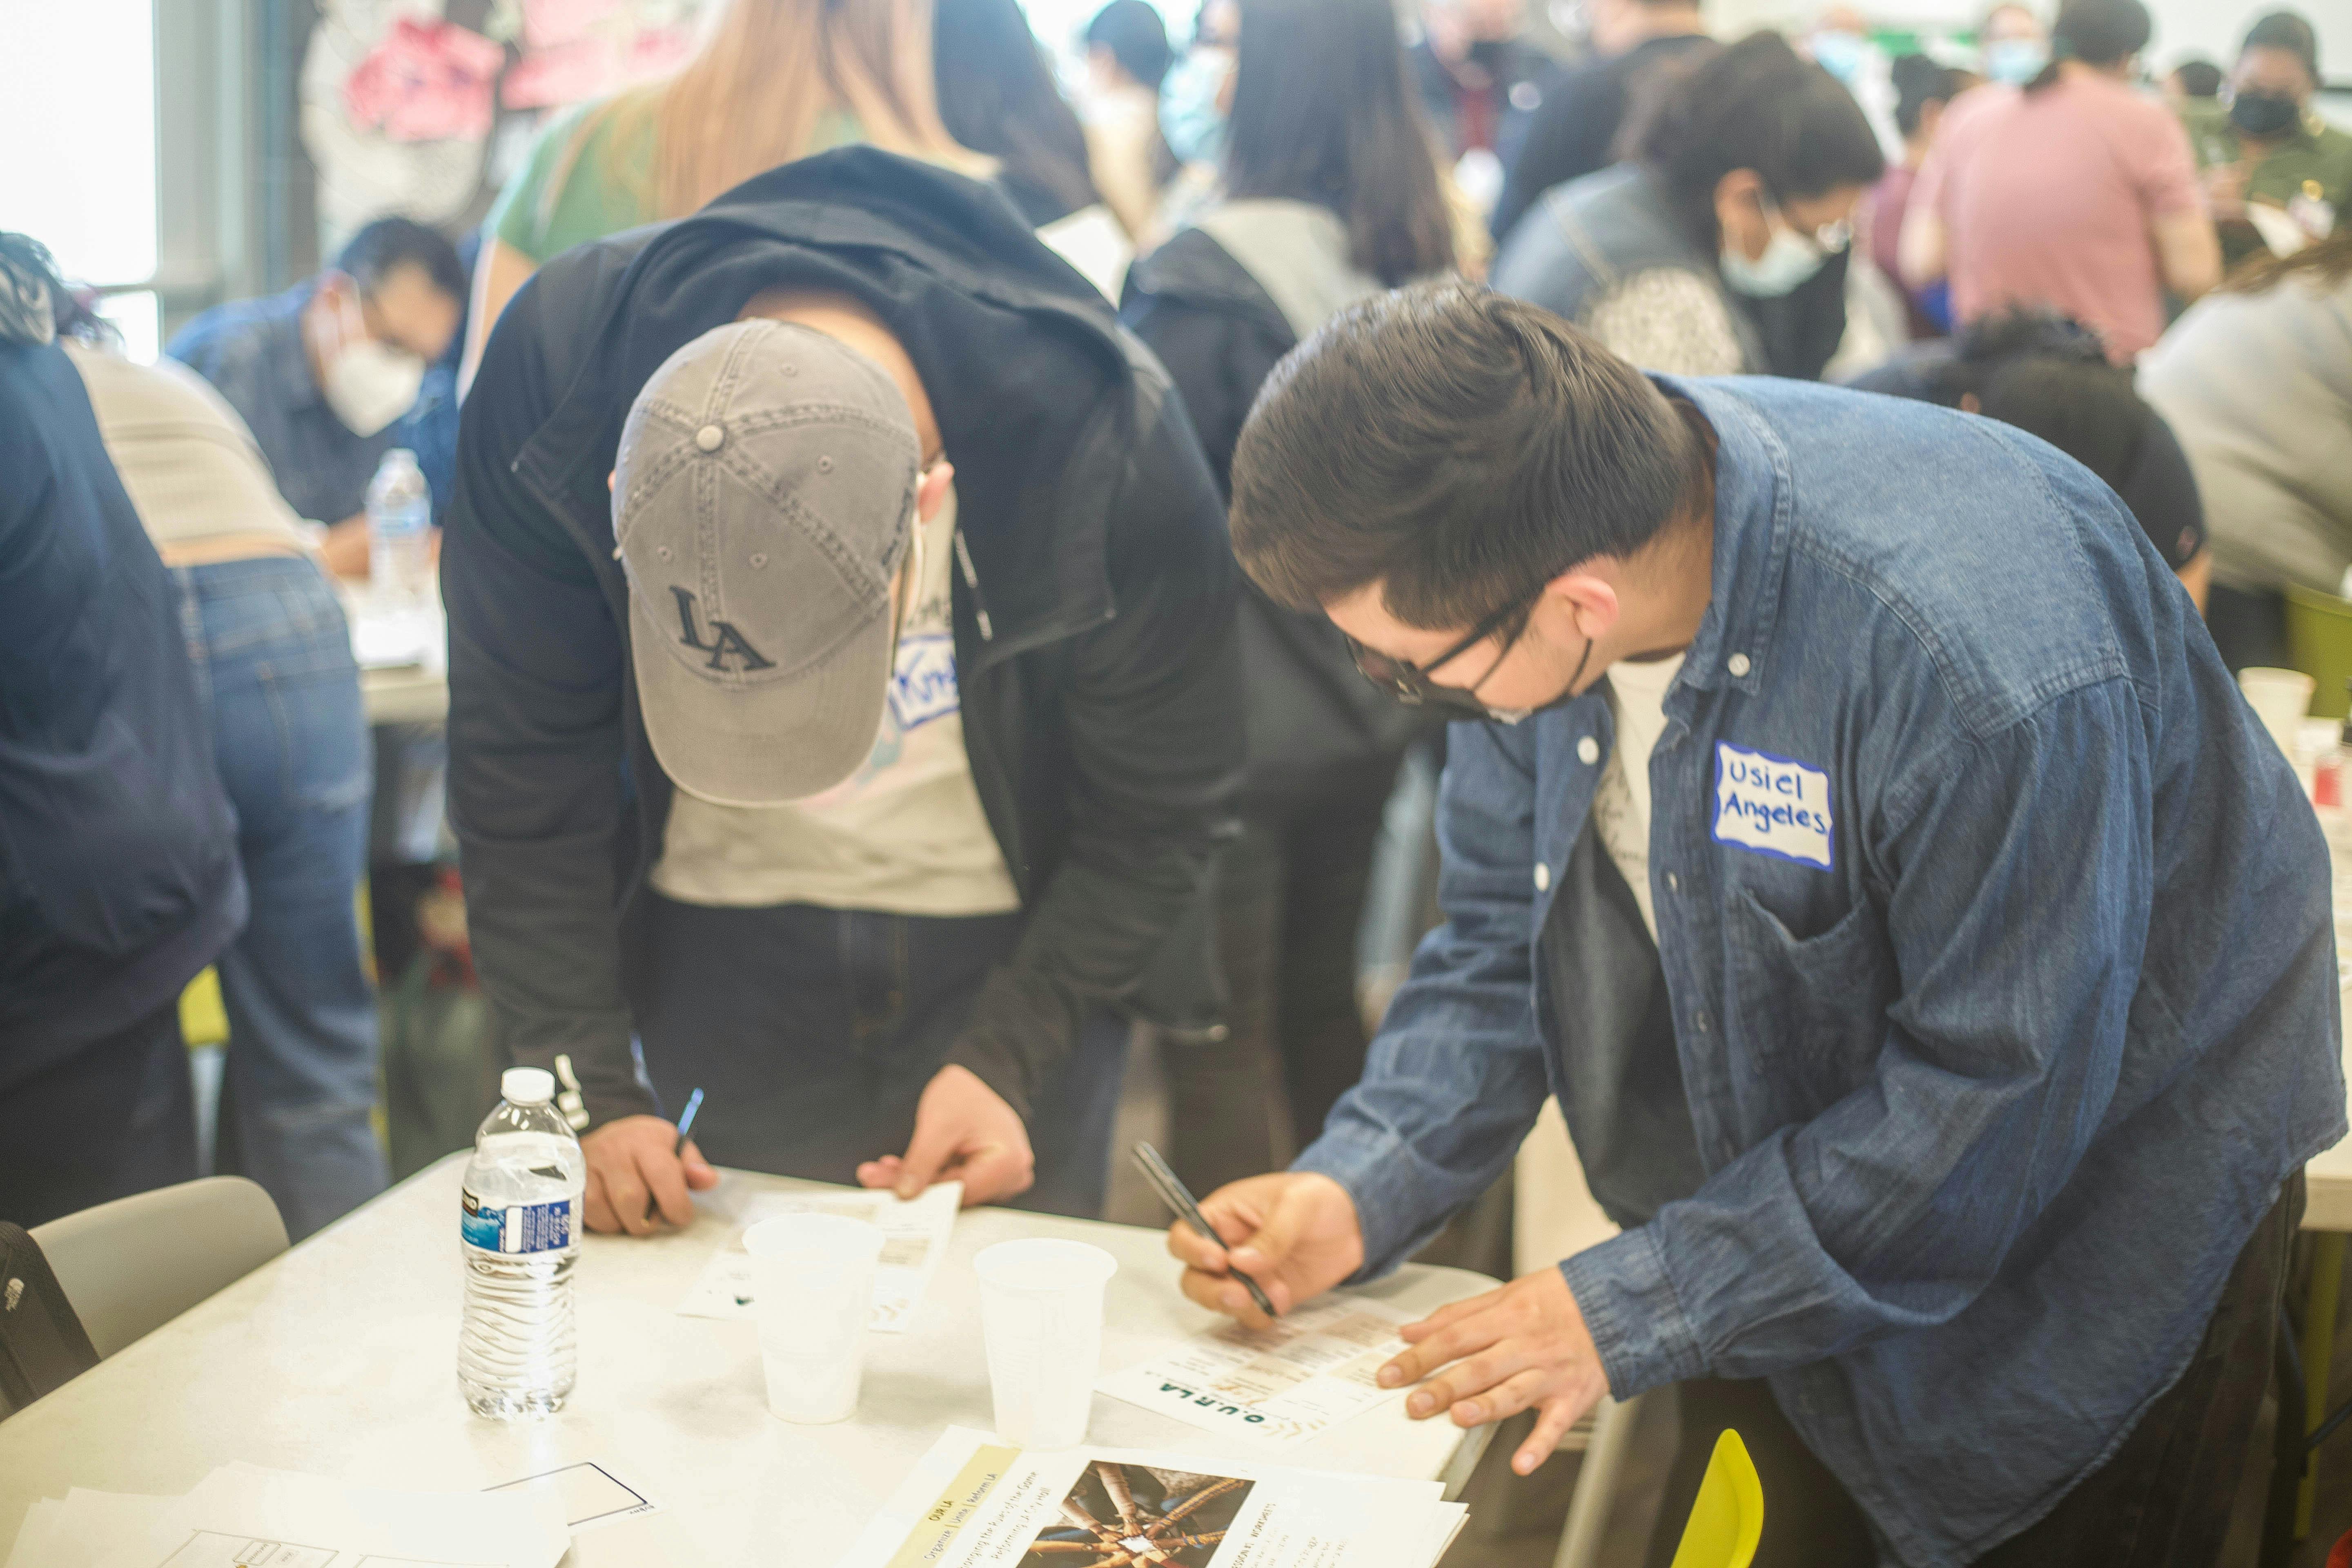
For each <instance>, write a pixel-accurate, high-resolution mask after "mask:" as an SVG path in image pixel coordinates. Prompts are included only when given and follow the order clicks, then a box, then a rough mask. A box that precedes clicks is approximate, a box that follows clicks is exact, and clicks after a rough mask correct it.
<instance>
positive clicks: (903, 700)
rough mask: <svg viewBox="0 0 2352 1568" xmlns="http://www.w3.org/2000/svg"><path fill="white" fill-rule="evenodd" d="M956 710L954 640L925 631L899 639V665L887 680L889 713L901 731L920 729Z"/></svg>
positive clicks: (943, 633) (947, 636)
mask: <svg viewBox="0 0 2352 1568" xmlns="http://www.w3.org/2000/svg"><path fill="white" fill-rule="evenodd" d="M956 710H957V697H956V667H955V639H954V638H953V637H950V636H949V635H948V634H947V633H945V632H926V633H922V634H919V635H917V636H912V637H900V638H899V639H898V670H897V671H896V673H895V674H894V675H893V676H892V678H891V680H890V716H891V717H892V718H894V719H896V720H898V728H899V730H900V731H901V732H904V731H908V730H917V729H920V728H921V727H922V726H924V725H925V724H928V723H929V722H930V721H932V720H934V719H944V718H946V717H947V716H948V715H949V714H950V713H953V712H955V711H956Z"/></svg>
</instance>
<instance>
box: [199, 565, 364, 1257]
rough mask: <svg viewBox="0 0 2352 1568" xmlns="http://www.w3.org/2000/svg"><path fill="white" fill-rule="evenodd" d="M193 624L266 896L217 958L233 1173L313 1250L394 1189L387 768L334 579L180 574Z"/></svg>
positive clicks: (240, 825)
mask: <svg viewBox="0 0 2352 1568" xmlns="http://www.w3.org/2000/svg"><path fill="white" fill-rule="evenodd" d="M173 577H174V579H175V580H176V581H177V583H178V585H179V590H180V615H181V625H182V626H183V628H184V630H185V632H186V635H187V639H188V658H189V660H190V662H192V663H193V664H194V666H195V671H196V685H197V689H198V690H199V691H200V692H202V693H203V696H204V699H205V703H206V705H207V708H208V710H209V711H210V713H211V717H212V726H213V752H214V755H215V762H216V763H217V765H218V766H219V769H220V776H221V784H222V786H223V787H224V788H225V789H226V792H227V795H228V798H229V804H230V805H234V806H235V807H236V817H237V843H238V850H239V853H240V854H241V855H242V856H243V858H244V861H245V876H246V880H247V883H248V884H249V885H250V887H251V889H252V895H253V915H252V919H251V921H249V922H248V923H247V926H246V928H245V931H244V933H243V934H242V935H240V936H239V937H238V938H237V939H236V942H235V943H234V944H233V945H232V946H231V947H230V948H229V949H228V951H227V952H224V953H222V954H221V957H220V961H219V968H220V979H221V996H222V999H223V1001H224V1002H225V1003H226V1005H227V1008H228V1021H229V1049H228V1075H227V1080H226V1089H225V1090H224V1092H223V1097H222V1110H221V1138H220V1145H221V1149H222V1152H223V1159H222V1161H221V1165H222V1168H223V1169H235V1170H238V1171H241V1172H242V1173H244V1174H246V1175H248V1176H251V1177H252V1178H253V1179H254V1180H255V1181H257V1182H259V1183H260V1184H262V1186H263V1187H265V1188H267V1189H268V1193H269V1195H270V1196H271V1197H272V1198H274V1199H276V1200H277V1203H278V1213H279V1214H281V1215H284V1216H285V1219H286V1230H287V1233H288V1234H289V1236H291V1237H295V1238H296V1239H298V1240H299V1239H300V1238H301V1237H305V1236H308V1235H310V1233H311V1232H312V1231H314V1230H317V1229H318V1228H320V1226H323V1225H325V1224H327V1223H328V1222H329V1221H330V1220H332V1219H334V1218H336V1217H337V1216H339V1215H342V1214H344V1213H346V1212H348V1211H349V1210H351V1209H352V1208H355V1207H357V1206H358V1205H360V1204H362V1203H363V1202H365V1201H366V1200H367V1199H368V1198H370V1197H372V1196H373V1195H374V1194H377V1193H379V1192H382V1191H383V1187H384V1183H385V1179H386V1177H385V1167H384V1157H383V1146H382V1145H381V1144H380V1143H378V1142H377V1141H376V1135H375V1129H374V1128H373V1125H372V1124H371V1121H370V1112H371V1111H372V1110H373V1108H374V1105H375V1076H376V1017H375V995H374V993H373V990H372V989H371V987H370V986H369V984H368V979H367V973H366V970H365V968H364V966H363V964H362V958H361V948H360V931H359V914H358V909H357V905H356V903H355V902H354V898H355V895H356V893H357V891H358V888H359V881H360V875H361V870H362V866H363V865H364V863H365V857H366V852H367V820H368V795H369V793H370V789H371V780H372V778H373V773H372V771H371V763H370V758H369V750H368V731H367V720H366V715H365V712H364V710H363V709H362V705H361V701H360V686H359V667H358V666H357V665H356V664H354V663H353V662H352V645H351V635H350V633H349V631H348V630H347V629H346V628H345V626H344V624H343V613H342V609H341V606H340V605H337V604H336V602H335V595H334V592H333V590H332V589H331V588H330V587H329V586H328V585H327V580H326V578H325V576H324V575H323V574H321V573H320V570H319V568H318V567H317V566H316V565H314V564H313V563H310V562H309V561H306V560H303V559H300V558H299V557H296V556H260V557H256V558H254V559H251V560H246V561H224V562H219V563H214V564H211V565H204V566H184V567H179V568H177V569H175V570H174V571H173Z"/></svg>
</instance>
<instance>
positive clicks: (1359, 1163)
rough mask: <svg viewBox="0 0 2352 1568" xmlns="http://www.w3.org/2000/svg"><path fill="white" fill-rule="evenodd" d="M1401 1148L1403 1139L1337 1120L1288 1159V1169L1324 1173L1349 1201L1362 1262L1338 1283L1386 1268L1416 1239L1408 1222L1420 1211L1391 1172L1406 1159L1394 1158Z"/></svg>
mask: <svg viewBox="0 0 2352 1568" xmlns="http://www.w3.org/2000/svg"><path fill="white" fill-rule="evenodd" d="M1404 1152H1405V1149H1404V1143H1403V1141H1402V1140H1401V1139H1398V1138H1396V1137H1394V1136H1392V1135H1391V1134H1387V1133H1376V1132H1370V1131H1361V1130H1358V1129H1355V1128H1349V1127H1345V1126H1342V1127H1335V1128H1328V1129H1326V1130H1325V1131H1324V1133H1323V1136H1321V1137H1320V1138H1318V1139H1317V1140H1315V1142H1313V1143H1311V1144H1309V1145H1307V1149H1306V1151H1305V1152H1302V1153H1301V1154H1300V1155H1299V1156H1298V1158H1297V1159H1296V1160H1293V1161H1292V1162H1291V1163H1290V1168H1291V1169H1292V1170H1294V1171H1313V1172H1316V1173H1318V1174H1321V1175H1326V1176H1328V1177H1330V1178H1331V1179H1332V1180H1333V1181H1335V1182H1337V1183H1339V1184H1340V1185H1341V1186H1343V1187H1345V1188H1346V1189H1347V1190H1348V1196H1349V1198H1351V1199H1353V1200H1354V1201H1355V1205H1356V1226H1357V1229H1358V1230H1359V1231H1360V1233H1361V1234H1362V1237H1363V1240H1364V1266H1363V1267H1362V1268H1360V1269H1358V1270H1357V1271H1356V1272H1355V1274H1354V1275H1353V1276H1352V1277H1351V1278H1349V1279H1347V1280H1346V1281H1344V1283H1347V1284H1349V1285H1356V1284H1361V1283H1362V1282H1363V1281H1365V1280H1367V1279H1380V1278H1381V1276H1382V1275H1384V1274H1388V1273H1391V1272H1392V1271H1393V1270H1394V1269H1395V1268H1396V1267H1397V1266H1398V1265H1399V1264H1401V1263H1402V1262H1403V1261H1404V1260H1405V1258H1406V1256H1407V1255H1408V1254H1409V1253H1411V1252H1412V1250H1413V1247H1414V1246H1415V1244H1416V1243H1417V1242H1418V1241H1419V1240H1420V1237H1418V1236H1417V1235H1416V1234H1415V1233H1414V1232H1413V1230H1412V1223H1413V1216H1415V1215H1418V1214H1420V1213H1421V1212H1422V1211H1421V1209H1420V1208H1419V1207H1418V1206H1417V1205H1416V1204H1415V1203H1414V1201H1413V1199H1412V1194H1410V1193H1407V1192H1403V1191H1400V1190H1399V1184H1398V1182H1397V1173H1399V1172H1400V1171H1402V1170H1404V1169H1406V1168H1408V1167H1409V1165H1410V1163H1411V1162H1410V1161H1409V1160H1407V1159H1402V1158H1400V1156H1402V1155H1403V1154H1404Z"/></svg>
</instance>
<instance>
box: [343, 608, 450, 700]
mask: <svg viewBox="0 0 2352 1568" xmlns="http://www.w3.org/2000/svg"><path fill="white" fill-rule="evenodd" d="M343 614H344V616H345V618H346V619H347V620H348V621H349V622H350V623H351V628H352V653H353V654H354V655H355V656H356V657H357V658H358V659H359V661H360V696H361V698H362V700H363V701H364V702H365V703H366V705H367V720H368V722H369V723H370V724H437V723H439V722H440V721H442V720H444V719H446V718H447V717H448V716H449V631H448V623H447V622H446V619H444V618H443V616H442V615H441V614H440V605H438V604H437V603H436V604H435V605H433V607H432V609H431V610H430V611H429V612H428V613H427V614H425V615H424V616H415V615H410V616H398V615H387V614H385V613H383V610H382V608H381V607H380V606H379V605H377V604H376V603H374V602H373V601H372V600H370V599H369V598H368V597H367V596H366V595H365V593H364V591H362V590H358V589H354V588H352V586H351V585H350V584H344V585H343ZM385 660H390V662H384V661H385Z"/></svg>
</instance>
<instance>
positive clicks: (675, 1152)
mask: <svg viewBox="0 0 2352 1568" xmlns="http://www.w3.org/2000/svg"><path fill="white" fill-rule="evenodd" d="M701 1109H702V1091H701V1090H700V1089H696V1090H695V1091H694V1092H693V1093H692V1094H689V1095H688V1096H687V1097H686V1109H685V1110H682V1111H680V1112H679V1113H678V1118H677V1147H676V1148H674V1149H672V1150H671V1151H670V1154H671V1156H672V1157H673V1158H676V1159H680V1160H683V1159H685V1158H686V1138H687V1134H688V1133H689V1132H691V1131H694V1113H695V1112H696V1111H698V1110H701ZM659 1213H661V1200H660V1199H659V1198H656V1197H655V1196H653V1195H652V1194H650V1193H649V1194H646V1218H647V1219H651V1218H653V1217H654V1215H657V1214H659Z"/></svg>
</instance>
